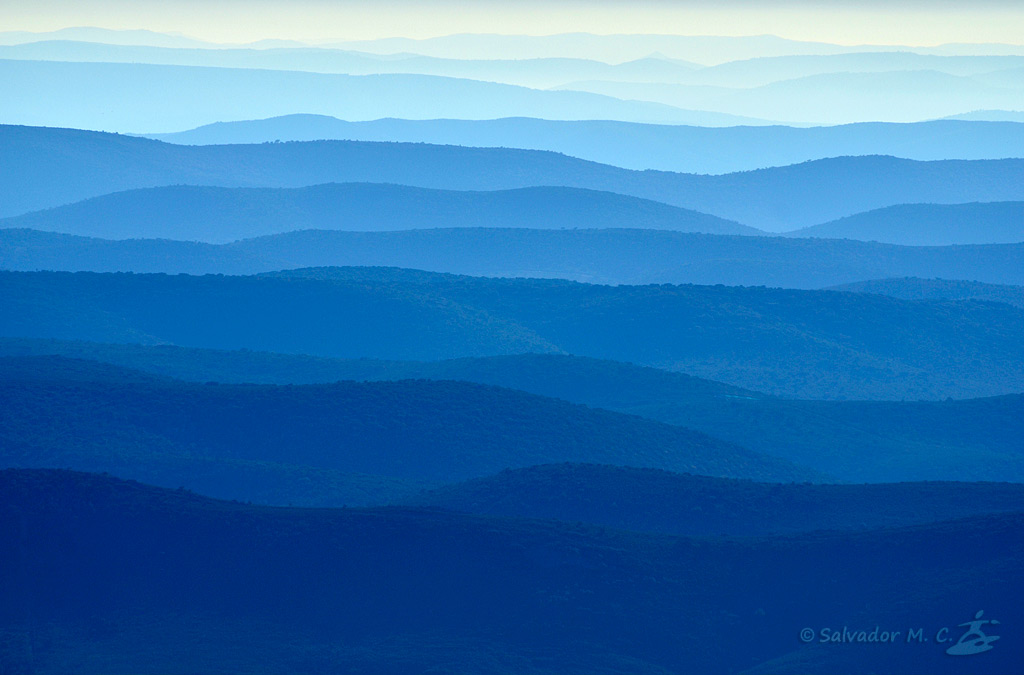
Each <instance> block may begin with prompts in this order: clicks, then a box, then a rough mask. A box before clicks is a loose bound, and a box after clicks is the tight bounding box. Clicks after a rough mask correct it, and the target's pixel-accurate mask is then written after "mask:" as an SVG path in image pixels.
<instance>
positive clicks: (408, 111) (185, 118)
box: [0, 59, 701, 133]
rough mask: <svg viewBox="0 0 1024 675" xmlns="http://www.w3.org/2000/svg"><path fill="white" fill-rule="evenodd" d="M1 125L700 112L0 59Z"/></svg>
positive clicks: (376, 82) (148, 127)
mask: <svg viewBox="0 0 1024 675" xmlns="http://www.w3.org/2000/svg"><path fill="white" fill-rule="evenodd" d="M0 78H2V79H3V81H4V83H5V84H6V85H7V93H8V94H9V95H8V96H6V97H4V99H3V100H2V101H0V120H3V121H4V122H5V123H7V124H38V125H45V126H54V127H73V128H78V129H100V130H106V131H114V132H120V133H152V132H169V131H180V130H182V129H190V128H193V127H196V126H199V125H201V124H210V123H211V122H218V121H232V120H247V119H253V118H262V117H274V116H276V115H287V114H291V113H296V112H303V113H315V114H321V115H331V116H334V117H344V118H346V119H352V120H372V119H380V118H383V117H404V118H410V119H438V118H442V119H443V118H458V119H494V118H499V117H541V118H545V119H621V120H626V121H632V122H659V123H673V122H680V123H694V122H697V121H699V120H700V117H701V114H700V113H696V114H695V113H693V112H690V111H686V110H679V109H677V108H673V107H671V106H666V105H662V104H659V103H647V102H642V101H625V100H620V99H617V98H612V97H608V96H602V95H599V94H591V93H588V92H562V91H549V90H542V89H530V88H527V87H520V86H514V85H509V84H498V83H494V82H484V81H479V80H473V79H465V78H456V77H439V76H434V75H415V74H412V75H410V74H401V73H394V74H383V75H339V74H322V73H309V72H299V71H290V70H265V69H260V68H213V67H195V66H174V65H150V64H145V63H94V62H81V63H75V62H66V61H25V60H14V59H0Z"/></svg>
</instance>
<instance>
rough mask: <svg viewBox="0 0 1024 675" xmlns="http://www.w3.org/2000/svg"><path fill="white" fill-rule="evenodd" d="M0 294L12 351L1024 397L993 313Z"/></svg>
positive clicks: (623, 292) (144, 279) (403, 277)
mask: <svg viewBox="0 0 1024 675" xmlns="http://www.w3.org/2000/svg"><path fill="white" fill-rule="evenodd" d="M0 291H2V293H0V296H2V297H4V299H5V305H6V307H5V312H4V314H3V316H2V317H0V335H2V336H4V337H33V338H57V339H73V340H87V341H95V342H133V343H144V344H167V343H169V344H177V345H181V346H187V347H206V348H218V349H243V348H244V349H254V350H262V351H273V352H282V353H294V354H309V355H315V356H330V357H343V358H363V357H367V358H378V359H392V360H439V359H446V358H456V357H467V356H495V355H505V354H519V353H526V352H540V353H570V354H576V355H580V356H590V357H595V358H602V359H611V360H618V361H628V362H633V363H637V364H641V365H649V366H655V367H663V368H667V369H670V370H678V371H683V372H687V373H690V374H692V375H698V376H701V377H706V378H709V379H714V380H719V381H723V382H726V383H729V384H733V385H736V386H741V387H745V388H748V389H753V390H758V391H764V392H766V393H770V394H776V395H785V396H789V397H797V398H829V399H864V398H883V399H900V398H910V399H921V398H945V397H947V396H952V397H955V398H967V397H977V396H993V395H1002V394H1014V393H1019V392H1020V391H1022V390H1024V370H1022V368H1021V364H1022V363H1024V353H1022V351H1021V350H1022V349H1024V347H1022V345H1024V341H1022V340H1021V336H1022V335H1024V312H1022V311H1021V310H1020V309H1019V308H1016V307H1011V306H1009V305H1004V304H1000V303H983V302H973V301H909V300H899V299H895V298H889V297H885V296H881V295H872V294H860V293H843V292H835V291H795V290H781V289H770V288H742V287H726V286H669V285H660V286H653V285H652V286H598V285H590V284H580V283H572V282H566V281H557V280H542V279H485V278H473V277H460V276H452V275H439V274H431V273H425V272H417V271H411V270H409V271H403V270H394V269H372V268H326V269H310V270H298V271H294V272H286V273H276V274H271V275H263V276H255V277H231V276H186V275H176V276H166V275H162V274H152V275H150V274H94V273H77V274H68V273H24V272H3V273H0Z"/></svg>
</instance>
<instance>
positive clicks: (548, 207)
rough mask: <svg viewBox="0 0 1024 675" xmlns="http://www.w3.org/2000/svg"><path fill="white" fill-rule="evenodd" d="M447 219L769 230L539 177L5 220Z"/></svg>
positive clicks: (80, 207) (144, 203) (317, 222)
mask: <svg viewBox="0 0 1024 675" xmlns="http://www.w3.org/2000/svg"><path fill="white" fill-rule="evenodd" d="M439 227H440V228H448V227H528V228H536V229H559V228H562V229H574V228H608V227H612V228H614V227H629V228H650V229H660V230H677V231H680V232H704V233H708V234H754V235H756V234H763V233H762V232H761V231H760V230H755V229H754V228H750V227H745V226H743V225H740V224H739V223H735V222H731V221H727V220H723V219H721V218H716V217H714V216H709V215H705V214H703V213H697V212H695V211H690V210H687V209H680V208H678V207H674V206H669V205H667V204H663V203H661V202H653V201H650V200H646V199H637V198H636V197H629V196H625V195H619V194H614V193H610V192H598V191H596V190H582V189H577V188H559V187H533V188H520V189H518V190H499V191H495V192H457V191H452V190H430V189H425V188H414V187H408V186H403V185H383V184H372V183H344V184H328V185H316V186H312V187H305V188H291V189H284V188H217V187H196V186H185V185H176V186H169V187H161V188H148V189H141V190H129V191H127V192H117V193H114V194H110V195H105V196H102V197H95V198H93V199H89V200H86V201H84V202H79V203H76V204H71V205H68V206H61V207H57V208H53V209H48V210H45V211H39V212H34V213H29V214H25V215H22V216H18V217H14V218H7V219H4V220H0V228H4V229H5V228H30V229H34V230H43V231H47V232H61V233H65V234H76V235H82V236H86V237H100V238H104V239H176V240H186V241H204V242H211V243H225V242H230V241H234V240H237V239H248V238H252V237H259V236H263V235H271V234H282V233H285V232H293V231H295V230H350V231H361V232H376V231H382V230H414V229H428V228H439Z"/></svg>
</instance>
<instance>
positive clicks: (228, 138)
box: [151, 115, 1024, 173]
mask: <svg viewBox="0 0 1024 675" xmlns="http://www.w3.org/2000/svg"><path fill="white" fill-rule="evenodd" d="M151 138H155V139H157V140H162V141H167V142H169V143H181V144H184V145H221V144H225V143H265V142H268V141H275V140H278V141H316V140H323V139H339V140H341V139H347V140H353V141H384V142H388V141H390V142H405V143H417V142H419V143H439V144H442V145H471V146H477V147H491V148H497V147H501V148H526V149H531V150H551V151H554V152H562V153H565V154H567V155H571V156H573V157H579V158H581V159H587V160H590V161H593V162H601V163H604V164H612V165H614V166H621V167H625V168H627V169H638V170H643V169H658V170H661V171H680V172H683V173H731V172H734V171H752V170H754V169H763V168H765V167H769V166H785V165H788V164H799V163H800V162H807V161H810V160H815V159H825V158H827V157H845V156H855V155H890V156H893V157H903V158H905V159H916V160H920V161H929V160H938V159H1002V158H1005V157H1020V156H1022V155H1024V124H1020V123H1014V122H963V121H953V120H940V121H934V122H918V123H914V124H887V123H883V122H869V123H863V124H844V125H842V126H836V127H805V128H803V127H785V126H778V125H772V126H748V125H744V126H726V127H715V126H711V125H707V126H683V125H658V124H635V123H630V122H612V121H601V120H579V121H562V120H540V119H527V118H506V119H499V120H396V119H383V120H373V121H368V122H348V121H345V120H339V119H336V118H334V117H326V116H323V115H285V116H283V117H275V118H271V119H265V120H250V121H244V122H218V123H215V124H209V125H206V126H203V127H199V128H197V129H192V130H190V131H181V132H177V133H171V134H154V135H152V136H151Z"/></svg>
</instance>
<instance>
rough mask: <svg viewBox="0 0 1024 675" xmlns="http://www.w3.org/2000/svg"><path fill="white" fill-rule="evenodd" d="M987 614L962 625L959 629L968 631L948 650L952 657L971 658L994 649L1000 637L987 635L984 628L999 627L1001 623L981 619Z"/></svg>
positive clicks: (981, 614) (976, 616)
mask: <svg viewBox="0 0 1024 675" xmlns="http://www.w3.org/2000/svg"><path fill="white" fill-rule="evenodd" d="M984 614H985V612H984V610H983V611H980V612H978V613H977V614H975V615H974V621H968V622H966V623H962V624H960V625H959V626H958V627H959V628H966V629H967V630H966V631H965V632H964V634H963V635H961V636H960V639H959V640H957V643H956V644H955V645H953V646H952V647H950V648H949V649H947V650H946V653H947V654H949V655H951V656H970V655H972V654H981V653H982V652H987V651H988V650H990V649H992V643H993V642H995V641H996V640H998V639H999V636H998V635H987V634H986V633H985V631H984V630H982V626H984V625H985V624H989V625H990V626H994V625H998V624H999V622H998V621H996V620H995V619H982V618H981V617H982V616H983V615H984Z"/></svg>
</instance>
